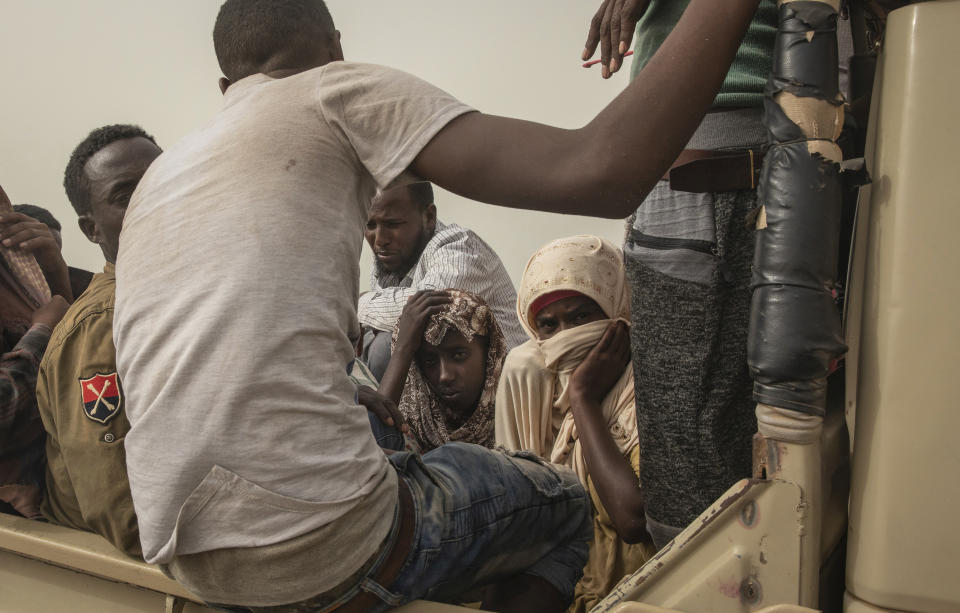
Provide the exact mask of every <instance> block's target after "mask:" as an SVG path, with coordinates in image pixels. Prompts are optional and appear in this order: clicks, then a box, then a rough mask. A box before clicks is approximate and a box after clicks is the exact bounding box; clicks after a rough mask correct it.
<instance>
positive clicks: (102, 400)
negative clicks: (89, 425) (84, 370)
mask: <svg viewBox="0 0 960 613" xmlns="http://www.w3.org/2000/svg"><path fill="white" fill-rule="evenodd" d="M108 387H110V381H109V380H108V381H104V382H103V387H102V388H100V390H99V391H98V390H97V388H96V387H94V386H93V383H87V389H88V390H90V391H91V392H93V393H94V394H96V395H97V401H96V402H94V403H93V408H92V409H90V415H91V416H93V415H96V414H97V407H99V406H100V404H101V403H102V404H103V406H105V407H107V409H108V410H109V411H110V412H111V413H113V412H114V411H116V410H117V407H115V406H113V404H111V403H110V401H109V400H107V399H106V398H104V397H103V395H104V394H106V393H107V388H108Z"/></svg>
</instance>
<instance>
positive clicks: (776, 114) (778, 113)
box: [763, 90, 806, 143]
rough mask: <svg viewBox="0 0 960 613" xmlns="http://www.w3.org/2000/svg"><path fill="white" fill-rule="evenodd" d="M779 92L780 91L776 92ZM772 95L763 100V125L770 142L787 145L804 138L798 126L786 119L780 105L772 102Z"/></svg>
mask: <svg viewBox="0 0 960 613" xmlns="http://www.w3.org/2000/svg"><path fill="white" fill-rule="evenodd" d="M777 91H780V90H777ZM772 96H773V93H770V94H768V95H767V96H766V97H764V99H763V123H764V125H765V126H767V132H768V133H769V134H770V141H771V142H774V143H789V142H793V141H799V140H803V139H805V138H806V135H805V134H804V133H803V130H801V129H800V126H798V125H797V124H795V123H794V122H793V120H792V119H790V118H789V117H787V114H786V113H784V112H783V109H782V108H780V105H779V104H777V103H776V102H774V100H773V98H772Z"/></svg>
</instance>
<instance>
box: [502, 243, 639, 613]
mask: <svg viewBox="0 0 960 613" xmlns="http://www.w3.org/2000/svg"><path fill="white" fill-rule="evenodd" d="M628 290H629V288H628V287H627V281H626V275H625V272H624V265H623V252H622V251H621V250H620V249H619V248H617V247H615V246H614V245H612V244H611V243H609V242H608V241H605V240H603V239H601V238H599V237H596V236H573V237H570V238H563V239H558V240H555V241H552V242H550V243H548V244H546V245H544V246H543V247H541V248H540V249H539V250H538V251H537V252H536V253H535V254H534V255H533V257H531V258H530V261H529V262H528V263H527V267H526V269H525V270H524V272H523V278H522V280H521V282H520V291H519V292H518V297H517V315H518V317H519V318H520V323H521V325H523V327H524V329H525V330H526V331H527V334H528V335H529V336H530V340H528V341H527V342H526V343H524V344H522V345H520V346H519V347H517V348H515V349H514V350H513V351H511V352H510V353H509V354H508V355H507V359H506V362H505V363H504V367H503V373H502V375H501V378H500V385H499V387H498V390H497V401H496V415H497V417H496V438H497V443H498V444H500V445H503V446H504V447H506V448H508V449H513V450H519V449H528V450H531V451H534V452H535V453H537V454H539V455H540V456H542V457H544V458H546V459H548V460H550V461H551V462H554V463H557V464H563V465H566V466H569V467H571V468H573V470H574V471H576V473H577V475H578V476H579V477H580V480H581V481H583V483H584V484H585V485H586V486H587V489H588V491H589V492H590V497H591V499H592V500H593V503H594V506H595V507H596V509H597V515H596V517H595V519H594V541H593V542H592V543H591V545H590V557H589V559H588V561H587V565H586V567H585V568H584V575H583V578H582V579H581V580H580V583H578V584H577V589H576V594H575V597H574V602H573V604H572V605H571V606H570V609H569V611H573V612H578V613H579V612H581V611H588V610H589V609H590V608H591V607H592V606H593V605H594V604H595V603H596V602H597V601H599V600H600V598H602V597H603V596H604V595H605V594H606V593H607V592H609V591H610V589H611V588H612V587H613V586H614V585H616V583H617V582H618V581H620V579H622V578H623V577H624V576H625V575H627V574H630V573H632V572H633V571H635V570H636V569H637V568H639V567H640V566H641V565H642V564H643V563H644V562H646V560H647V559H649V557H650V556H651V555H652V554H653V553H654V549H653V545H652V543H651V542H650V538H649V535H647V533H646V529H645V520H644V513H643V494H642V492H641V490H640V485H639V477H638V474H639V469H640V467H639V463H640V449H639V443H638V438H637V421H636V414H635V409H634V396H633V365H632V362H631V361H630V345H629V325H630V324H629V318H630V295H629V291H628Z"/></svg>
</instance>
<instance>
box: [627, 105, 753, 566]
mask: <svg viewBox="0 0 960 613" xmlns="http://www.w3.org/2000/svg"><path fill="white" fill-rule="evenodd" d="M759 115H760V111H759V109H747V110H738V111H731V112H727V113H716V114H711V115H708V116H707V118H705V119H704V122H703V124H701V127H700V128H699V129H698V132H697V134H695V135H694V138H693V139H692V140H691V142H690V144H689V145H688V148H692V149H722V148H739V147H744V146H751V145H754V146H755V145H756V144H757V143H761V142H763V141H764V140H765V132H764V130H763V127H762V125H761V124H760V119H759ZM756 206H757V199H756V192H755V191H753V190H743V191H736V192H725V193H705V194H694V193H689V192H676V191H672V190H671V189H670V188H669V185H668V184H667V183H666V182H665V181H661V182H660V183H658V184H657V186H656V187H655V188H654V189H653V191H652V192H651V193H650V195H649V196H648V197H647V199H646V200H645V201H644V203H643V204H642V205H641V206H640V208H639V209H638V210H637V213H636V214H635V215H634V216H633V217H632V218H631V219H630V220H629V221H628V225H627V234H626V239H625V243H624V255H625V258H626V268H627V276H628V278H629V281H630V283H631V318H632V319H633V326H632V328H631V349H632V352H633V366H634V379H635V381H634V382H635V387H636V406H637V423H638V426H639V433H640V449H641V450H642V458H641V460H642V461H641V467H640V481H641V484H642V487H643V489H644V492H645V498H646V501H647V508H646V513H647V528H648V530H649V531H650V534H651V536H652V537H653V539H654V543H655V544H656V545H657V546H658V547H662V546H663V545H665V544H666V543H667V542H669V541H670V540H671V539H672V538H673V537H674V536H676V534H677V533H679V532H680V530H682V529H683V528H684V527H686V526H687V525H688V524H689V523H690V522H691V521H693V519H695V518H696V517H697V516H698V515H699V514H700V513H701V512H702V511H703V510H705V509H706V508H707V507H708V506H709V505H710V504H711V503H713V502H714V501H715V500H716V499H717V498H718V497H719V496H720V495H721V494H722V493H723V492H724V491H726V490H727V489H728V488H729V487H730V486H731V485H733V484H734V483H735V482H736V481H738V480H739V479H742V478H745V477H749V476H750V473H751V449H752V437H753V434H754V433H755V432H756V430H757V422H756V417H755V416H754V402H753V400H752V381H751V378H750V376H749V372H748V370H747V332H748V325H749V314H750V274H751V270H750V269H751V264H752V262H753V245H754V229H753V224H752V223H750V222H749V220H748V216H749V214H750V212H751V211H752V210H753V209H754V208H755V207H756ZM663 239H668V240H663Z"/></svg>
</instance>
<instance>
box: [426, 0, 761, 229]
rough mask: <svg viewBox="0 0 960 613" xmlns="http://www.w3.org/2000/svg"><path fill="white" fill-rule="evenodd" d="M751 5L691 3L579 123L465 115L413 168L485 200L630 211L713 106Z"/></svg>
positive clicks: (605, 212) (618, 213)
mask: <svg viewBox="0 0 960 613" xmlns="http://www.w3.org/2000/svg"><path fill="white" fill-rule="evenodd" d="M624 4H625V5H627V10H629V8H630V7H631V6H635V7H637V8H636V13H637V16H639V13H642V8H643V7H645V6H646V4H647V3H646V2H643V1H642V0H624ZM757 4H758V0H725V1H724V2H717V1H716V0H691V2H690V5H689V6H688V7H687V10H686V12H684V15H683V18H682V19H681V20H680V22H679V23H678V24H677V26H676V28H674V31H673V32H672V33H671V34H670V36H669V37H668V38H667V40H666V41H665V42H664V44H663V45H662V46H661V48H660V50H659V51H658V52H657V54H656V55H655V56H654V57H653V59H652V60H651V61H650V62H649V63H648V64H647V66H646V67H645V68H644V69H643V71H641V72H640V74H639V75H637V78H636V79H634V80H633V82H632V83H631V84H630V85H629V86H628V87H627V88H626V89H625V90H624V91H623V92H622V93H621V94H620V95H619V96H617V97H616V98H615V99H614V100H613V101H612V102H611V103H610V104H609V105H607V107H606V108H605V109H603V110H602V111H601V112H600V114H598V115H597V116H596V118H594V119H593V121H591V122H590V123H589V124H587V125H586V126H584V127H583V128H580V129H578V130H563V129H560V128H554V127H550V126H545V125H542V124H537V123H533V122H529V121H522V120H518V119H508V118H505V117H497V116H493V115H486V114H483V113H469V114H466V115H463V116H461V117H459V118H457V119H455V120H454V121H452V122H450V124H449V125H447V126H446V127H445V128H444V129H443V130H441V131H440V132H439V133H438V134H437V136H436V137H434V138H433V140H431V141H430V143H429V144H428V145H427V146H426V147H425V148H424V149H423V151H421V152H420V154H419V155H418V156H417V158H416V159H415V160H414V162H413V164H412V169H413V170H414V171H415V172H416V173H417V174H419V175H420V176H422V177H424V178H426V179H429V180H431V181H433V182H434V183H436V184H438V185H440V186H441V187H443V188H445V189H448V190H450V191H452V192H455V193H457V194H460V195H462V196H465V197H467V198H471V199H473V200H479V201H481V202H488V203H491V204H499V205H503V206H508V207H512V208H522V209H534V210H540V211H549V212H553V213H572V214H579V215H592V216H595V217H609V218H622V217H626V216H627V215H629V214H630V213H632V212H633V211H634V210H635V209H636V208H637V206H639V204H640V203H641V202H642V201H643V198H644V197H645V196H646V195H647V193H648V192H649V191H650V189H651V188H652V187H653V185H654V184H655V183H656V182H657V180H658V179H659V178H660V177H662V176H663V174H664V173H665V172H666V171H667V169H668V168H669V167H670V165H671V164H672V163H673V161H674V160H675V159H676V158H677V156H678V155H679V154H680V151H681V150H682V149H683V147H684V145H685V144H686V143H687V141H688V140H689V139H690V136H691V135H692V134H693V132H694V130H695V129H696V127H697V125H698V124H699V123H700V120H701V119H702V118H703V115H704V113H705V112H706V111H707V109H708V108H709V107H710V104H711V102H712V101H713V98H714V96H715V95H716V93H717V91H718V90H719V89H720V85H721V84H722V83H723V79H724V76H725V75H726V73H727V70H728V69H729V67H730V63H731V62H732V61H733V57H734V55H735V53H736V51H737V47H738V46H739V45H740V41H741V39H742V38H743V35H744V33H745V32H746V30H747V26H748V25H749V23H750V20H751V18H752V17H753V14H754V12H755V11H756V8H757ZM641 5H642V6H641ZM634 23H635V21H634Z"/></svg>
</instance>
